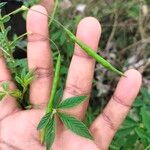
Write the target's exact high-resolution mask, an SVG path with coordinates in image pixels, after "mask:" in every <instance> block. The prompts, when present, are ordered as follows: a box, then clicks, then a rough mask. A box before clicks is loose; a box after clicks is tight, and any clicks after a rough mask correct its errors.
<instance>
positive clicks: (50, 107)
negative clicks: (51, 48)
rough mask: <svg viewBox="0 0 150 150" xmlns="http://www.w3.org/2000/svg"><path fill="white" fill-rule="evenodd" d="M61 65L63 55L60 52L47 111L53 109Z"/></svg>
mask: <svg viewBox="0 0 150 150" xmlns="http://www.w3.org/2000/svg"><path fill="white" fill-rule="evenodd" d="M60 65H61V57H60V54H59V55H58V58H57V63H56V70H55V75H54V81H53V85H52V90H51V96H50V99H49V103H48V106H47V109H46V113H49V112H52V111H53V102H54V96H55V94H56V90H57V86H58V82H59V74H60Z"/></svg>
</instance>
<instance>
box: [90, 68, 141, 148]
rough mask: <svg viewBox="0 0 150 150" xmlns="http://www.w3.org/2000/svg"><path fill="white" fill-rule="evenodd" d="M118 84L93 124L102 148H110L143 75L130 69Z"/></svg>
mask: <svg viewBox="0 0 150 150" xmlns="http://www.w3.org/2000/svg"><path fill="white" fill-rule="evenodd" d="M125 75H126V76H127V77H126V78H125V77H122V78H121V79H120V81H119V83H118V85H117V88H116V91H115V93H114V95H113V96H112V98H111V99H110V101H109V103H108V104H107V106H106V108H105V109H104V111H103V112H102V114H101V115H100V116H98V117H97V119H96V120H95V121H94V123H93V124H92V126H91V132H92V133H93V135H94V137H95V141H96V143H97V144H98V145H99V147H100V149H104V150H105V149H108V147H109V144H110V142H111V140H112V138H113V137H114V135H115V133H116V131H117V130H118V128H119V126H120V124H121V123H122V122H123V120H124V119H125V117H126V115H127V113H128V112H129V110H130V107H131V105H132V103H133V101H134V99H135V98H136V96H137V94H138V92H139V89H140V86H141V75H140V73H139V72H138V71H136V70H133V69H131V70H128V71H127V72H126V73H125Z"/></svg>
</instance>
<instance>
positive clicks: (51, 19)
mask: <svg viewBox="0 0 150 150" xmlns="http://www.w3.org/2000/svg"><path fill="white" fill-rule="evenodd" d="M58 4H59V2H58V0H55V6H54V10H53V12H52V15H51V18H50V21H49V24H48V26H49V28H50V26H51V24H52V22H53V19H54V17H55V14H56V11H57V8H58Z"/></svg>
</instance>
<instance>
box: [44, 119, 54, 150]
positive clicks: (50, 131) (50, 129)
mask: <svg viewBox="0 0 150 150" xmlns="http://www.w3.org/2000/svg"><path fill="white" fill-rule="evenodd" d="M55 134H56V122H55V120H54V118H52V119H51V121H50V122H49V124H48V125H47V128H46V134H45V141H46V150H49V149H50V148H51V146H52V144H53V142H54V139H55Z"/></svg>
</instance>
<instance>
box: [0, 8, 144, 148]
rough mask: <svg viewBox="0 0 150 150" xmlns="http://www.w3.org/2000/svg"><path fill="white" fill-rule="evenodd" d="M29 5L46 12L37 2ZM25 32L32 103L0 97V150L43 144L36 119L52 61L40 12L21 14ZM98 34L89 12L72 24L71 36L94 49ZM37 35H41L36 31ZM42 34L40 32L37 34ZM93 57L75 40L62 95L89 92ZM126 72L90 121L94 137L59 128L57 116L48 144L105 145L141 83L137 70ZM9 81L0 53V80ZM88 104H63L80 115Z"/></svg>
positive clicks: (44, 101) (47, 89)
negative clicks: (74, 27) (22, 106)
mask: <svg viewBox="0 0 150 150" xmlns="http://www.w3.org/2000/svg"><path fill="white" fill-rule="evenodd" d="M32 9H34V10H37V11H40V12H42V13H44V14H46V10H45V9H44V8H43V7H42V6H34V7H33V8H32ZM27 31H28V32H32V34H31V35H29V36H28V48H27V53H28V54H27V55H28V65H29V69H31V70H32V69H35V68H36V75H37V78H36V79H35V80H34V81H33V82H32V84H31V86H30V102H31V103H32V104H33V105H36V106H37V105H38V106H39V107H38V109H37V108H33V109H31V110H20V109H19V108H18V107H17V104H16V101H15V99H14V98H12V97H7V98H5V99H4V100H2V101H1V102H0V149H1V150H26V149H28V150H44V149H45V147H44V145H41V144H40V138H39V137H40V136H39V132H38V131H37V129H36V128H37V125H38V123H39V121H40V119H41V118H42V116H43V115H44V112H45V107H46V104H47V101H48V99H49V93H50V89H51V83H52V79H53V73H52V72H53V71H52V70H53V63H52V55H51V52H50V44H49V41H48V39H47V38H46V37H48V35H49V34H48V18H47V17H46V16H45V15H41V14H40V13H37V12H34V11H32V10H30V11H29V12H28V16H27ZM100 34H101V27H100V24H99V23H98V21H97V20H96V19H94V18H92V17H87V18H85V19H83V20H82V21H81V22H80V23H79V25H78V29H77V37H78V38H80V39H81V40H82V41H83V42H84V43H86V44H88V45H89V46H90V47H92V48H93V49H94V50H95V51H96V50H97V48H98V42H99V38H100ZM41 35H42V36H41ZM43 37H45V38H43ZM94 66H95V61H94V60H93V59H92V58H90V57H89V56H88V55H87V54H85V52H84V51H83V50H82V49H81V48H80V47H79V46H78V45H75V51H74V55H73V58H72V61H71V64H70V68H69V73H68V77H67V82H66V87H65V90H64V96H63V97H64V98H67V97H73V96H78V95H89V94H90V92H91V87H92V80H93V73H94ZM125 75H126V77H121V79H120V81H119V83H118V85H117V88H116V91H115V93H114V95H113V96H112V98H111V99H110V101H109V103H108V104H107V106H106V107H105V109H104V111H103V113H102V114H100V115H99V116H98V117H97V119H96V120H95V121H94V122H93V124H92V125H91V127H90V131H91V133H92V135H93V137H94V140H95V141H91V140H88V139H85V138H82V137H80V136H77V135H75V134H74V133H72V132H71V131H69V130H67V129H65V127H64V126H63V124H62V123H61V122H60V121H59V120H58V123H57V135H56V139H55V142H54V144H53V147H52V149H53V150H77V149H80V148H81V147H82V149H83V150H98V149H102V150H105V149H107V148H108V147H109V144H110V142H111V140H112V138H113V136H114V135H115V133H116V131H117V130H118V128H119V126H120V124H121V123H122V122H123V120H124V118H125V117H126V115H127V113H128V111H129V109H130V107H131V105H132V102H133V101H134V99H135V97H136V96H137V94H138V92H139V88H140V86H141V75H140V74H139V72H137V71H136V70H133V69H132V70H128V71H127V72H125ZM4 81H9V82H10V83H11V85H10V88H12V89H13V88H15V85H14V83H13V82H12V79H11V76H10V72H9V70H8V69H7V67H6V63H5V60H4V58H2V57H1V58H0V83H1V84H2V83H3V82H4ZM87 106H88V102H87V101H86V102H85V103H83V105H80V106H79V107H76V108H75V109H71V110H67V113H70V114H72V115H74V116H75V117H77V118H78V119H81V120H83V119H84V116H85V112H86V109H87Z"/></svg>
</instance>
